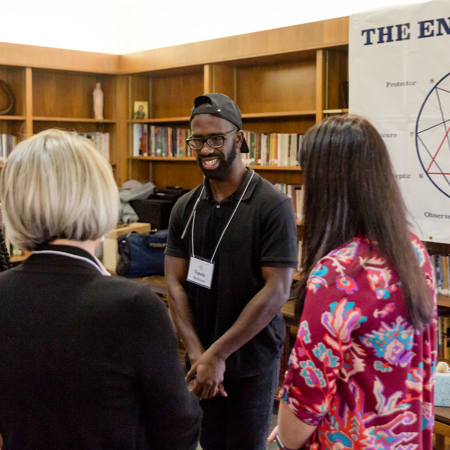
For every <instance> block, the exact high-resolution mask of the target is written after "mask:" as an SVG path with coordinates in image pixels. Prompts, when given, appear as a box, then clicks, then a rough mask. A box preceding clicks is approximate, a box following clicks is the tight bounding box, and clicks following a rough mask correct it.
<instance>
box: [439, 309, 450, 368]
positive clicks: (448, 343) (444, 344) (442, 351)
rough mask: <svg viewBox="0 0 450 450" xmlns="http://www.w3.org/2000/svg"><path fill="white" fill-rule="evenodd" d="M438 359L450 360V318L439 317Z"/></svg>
mask: <svg viewBox="0 0 450 450" xmlns="http://www.w3.org/2000/svg"><path fill="white" fill-rule="evenodd" d="M437 346H438V358H439V359H446V360H447V361H448V360H450V316H439V317H438V336H437Z"/></svg>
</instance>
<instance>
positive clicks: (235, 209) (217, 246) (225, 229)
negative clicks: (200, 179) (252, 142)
mask: <svg viewBox="0 0 450 450" xmlns="http://www.w3.org/2000/svg"><path fill="white" fill-rule="evenodd" d="M253 175H255V172H253V173H252V176H251V177H250V180H248V183H247V186H245V189H244V192H243V193H242V195H241V198H240V199H239V201H238V204H237V205H236V208H234V211H233V214H231V217H230V219H229V220H228V223H227V224H226V226H225V228H224V229H223V231H222V234H221V235H220V238H219V242H218V243H217V245H216V249H215V250H214V253H213V255H212V257H211V262H212V260H213V259H214V256H215V255H216V252H217V249H218V248H219V245H220V243H221V242H222V238H223V235H224V234H225V231H227V228H228V226H229V225H230V223H231V221H232V219H233V217H234V215H235V214H236V211H237V209H238V208H239V205H240V204H241V201H242V199H243V198H244V195H245V193H246V192H247V189H248V187H249V186H250V182H251V181H252V179H253ZM203 188H204V186H203ZM202 193H203V189H202V192H201V193H200V196H199V198H198V199H197V201H198V200H200V197H201V196H202ZM196 213H197V211H195V210H194V217H193V219H192V233H191V238H192V256H193V257H194V258H195V252H194V225H195V215H196Z"/></svg>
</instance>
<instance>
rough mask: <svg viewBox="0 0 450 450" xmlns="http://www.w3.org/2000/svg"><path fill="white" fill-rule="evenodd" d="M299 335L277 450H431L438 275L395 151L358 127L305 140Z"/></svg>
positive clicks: (342, 124)
mask: <svg viewBox="0 0 450 450" xmlns="http://www.w3.org/2000/svg"><path fill="white" fill-rule="evenodd" d="M300 165H301V167H302V169H303V171H304V174H305V209H304V213H305V228H304V241H303V257H302V264H303V278H302V280H301V281H300V284H299V295H298V312H299V314H301V320H300V325H299V332H298V336H297V340H296V343H295V347H294V349H293V351H292V353H291V358H290V361H289V369H288V372H287V375H286V379H285V381H284V386H283V390H282V392H281V394H280V397H281V399H282V401H281V402H280V411H279V418H278V430H274V432H273V433H272V435H271V437H270V439H269V440H273V439H274V438H276V439H277V442H278V445H279V447H280V448H286V449H297V448H299V447H302V446H303V445H305V447H304V448H306V449H315V450H318V449H343V448H346V449H377V450H378V449H411V450H413V449H419V448H420V449H423V450H428V449H429V450H431V449H432V431H433V418H434V412H433V373H434V368H435V362H436V320H435V302H434V297H435V296H434V281H433V280H434V278H433V277H434V274H433V269H432V266H431V264H430V261H429V258H428V255H427V252H426V250H425V248H424V246H423V245H422V243H421V242H420V240H419V239H418V238H417V236H415V235H414V234H413V233H411V232H410V231H409V230H408V222H407V219H406V214H407V212H406V207H405V204H404V202H403V199H402V196H401V193H400V190H399V187H398V185H397V182H396V179H395V177H394V174H393V170H392V166H391V162H390V159H389V156H388V153H387V150H386V146H385V144H384V142H383V140H382V139H381V137H380V135H379V134H378V132H377V131H376V130H375V128H374V127H373V126H372V125H371V124H370V123H369V122H368V121H366V120H364V119H362V118H360V117H356V116H335V117H331V118H328V119H325V120H323V121H322V122H320V123H319V124H317V125H315V126H314V127H313V128H311V129H310V130H309V131H308V132H307V133H306V135H305V137H304V140H303V144H302V150H301V154H300Z"/></svg>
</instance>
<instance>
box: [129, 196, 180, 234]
mask: <svg viewBox="0 0 450 450" xmlns="http://www.w3.org/2000/svg"><path fill="white" fill-rule="evenodd" d="M130 204H131V206H132V208H133V209H134V211H135V212H136V214H137V215H138V217H139V222H143V223H149V224H151V226H152V230H153V229H157V230H165V229H166V228H168V227H169V218H170V213H171V211H172V208H173V205H175V201H174V200H160V199H153V198H149V199H145V200H132V201H131V202H130Z"/></svg>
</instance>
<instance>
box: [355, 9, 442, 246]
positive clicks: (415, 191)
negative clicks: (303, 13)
mask: <svg viewBox="0 0 450 450" xmlns="http://www.w3.org/2000/svg"><path fill="white" fill-rule="evenodd" d="M349 65H350V67H349V71H350V74H349V84H350V102H349V110H350V113H351V114H358V115H361V116H363V117H365V118H367V119H368V120H369V121H371V122H372V123H373V124H374V125H375V126H376V128H377V129H378V131H379V132H380V134H381V136H382V137H383V139H384V141H385V143H386V145H387V148H388V150H389V153H390V155H391V158H392V163H393V165H394V171H395V173H396V175H397V178H398V180H399V182H400V187H401V190H402V193H403V196H404V199H405V202H406V205H407V207H408V210H409V212H410V214H411V222H412V225H413V227H414V232H416V233H417V235H418V236H419V237H420V238H421V239H422V240H426V241H436V242H445V243H450V1H449V0H433V1H429V2H425V3H416V4H410V5H401V6H397V7H395V6H394V7H389V8H380V9H376V10H371V11H366V12H364V13H360V14H355V15H352V16H350V47H349Z"/></svg>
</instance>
